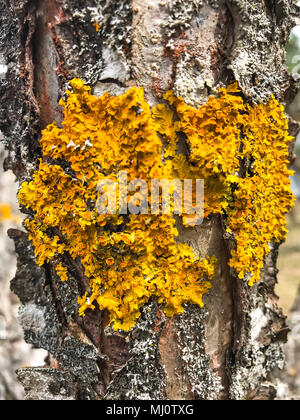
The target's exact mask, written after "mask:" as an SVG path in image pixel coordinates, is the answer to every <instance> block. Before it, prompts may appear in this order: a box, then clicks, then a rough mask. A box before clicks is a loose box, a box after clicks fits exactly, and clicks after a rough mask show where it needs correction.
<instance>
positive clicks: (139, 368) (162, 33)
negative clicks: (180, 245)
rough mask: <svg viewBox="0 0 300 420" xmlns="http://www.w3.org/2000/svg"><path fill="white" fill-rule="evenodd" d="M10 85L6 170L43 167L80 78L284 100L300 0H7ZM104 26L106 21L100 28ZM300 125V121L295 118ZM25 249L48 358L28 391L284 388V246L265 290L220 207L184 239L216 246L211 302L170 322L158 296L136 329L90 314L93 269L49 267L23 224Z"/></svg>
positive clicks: (217, 392)
mask: <svg viewBox="0 0 300 420" xmlns="http://www.w3.org/2000/svg"><path fill="white" fill-rule="evenodd" d="M0 4H1V10H2V14H1V17H0V19H1V25H0V28H1V29H0V52H3V54H4V56H5V58H6V62H7V64H8V68H9V70H8V74H7V78H6V80H5V81H4V82H2V83H1V85H0V95H1V105H0V129H1V130H2V131H3V133H4V134H5V145H6V148H7V150H8V151H9V158H8V159H7V160H6V164H5V168H6V169H11V170H13V171H14V173H15V174H16V176H17V177H18V180H19V181H20V182H22V181H24V180H25V179H27V178H28V177H29V176H30V175H31V173H32V171H33V170H34V169H35V168H36V167H37V163H38V159H39V157H40V156H41V152H40V147H39V139H40V135H41V134H40V133H41V129H43V128H44V127H45V126H46V125H47V124H48V123H50V122H52V121H53V120H54V119H55V120H56V121H61V119H62V115H61V111H60V109H59V107H58V106H57V100H58V98H59V97H60V96H62V95H63V92H64V90H65V88H66V87H67V83H68V80H70V79H71V78H73V77H75V76H76V77H81V78H83V79H84V80H85V81H87V82H88V83H90V84H92V86H93V87H94V93H95V94H97V95H101V94H102V93H104V92H105V91H108V92H110V93H112V94H120V93H122V92H124V90H126V89H127V88H128V87H130V86H132V85H137V86H143V87H144V89H145V94H146V97H147V100H148V102H149V103H150V104H151V105H155V104H157V103H159V102H160V101H161V96H162V93H164V92H165V91H166V90H168V89H173V90H174V91H175V94H176V95H178V96H183V97H184V99H185V100H186V102H187V103H189V104H191V105H193V106H199V105H201V104H203V103H204V102H205V101H206V100H207V99H208V97H209V95H211V94H216V93H217V91H218V88H219V87H220V86H223V85H227V84H228V83H229V82H231V81H233V80H237V81H238V82H239V84H240V86H241V88H242V90H243V93H244V95H245V97H246V98H247V100H249V101H250V102H261V101H264V100H266V99H267V98H268V97H270V96H271V95H272V94H273V95H275V97H276V98H277V99H278V100H280V101H281V102H282V103H284V104H288V103H290V102H291V100H292V99H293V97H294V96H295V94H296V90H297V82H296V81H295V80H294V79H293V78H292V76H290V75H289V74H288V72H287V69H286V67H285V65H284V61H285V57H284V46H285V43H286V42H287V40H288V37H289V33H290V29H291V28H292V26H293V25H294V22H295V19H296V17H297V13H298V14H299V8H297V7H296V6H295V4H294V2H293V1H292V0H280V1H275V2H274V1H261V0H251V1H250V0H219V1H215V0H193V1H191V0H153V1H149V0H146V1H145V0H143V1H140V0H121V1H118V2H115V1H112V0H98V1H97V0H85V1H83V0H80V1H78V0H77V1H75V0H49V1H46V0H38V1H32V0H18V1H8V0H0ZM93 23H97V24H99V25H100V30H99V32H97V31H96V29H95V27H94V26H93ZM291 127H293V131H294V133H296V131H297V130H298V128H295V125H293V124H291ZM10 237H11V238H12V239H14V241H15V244H16V251H17V254H18V270H17V274H16V277H15V279H14V280H13V282H12V289H13V291H14V292H15V293H16V294H17V295H18V296H19V297H20V299H21V302H22V305H23V306H22V308H21V310H20V321H21V324H22V326H23V328H24V330H25V338H26V341H27V342H29V343H31V344H34V345H35V346H37V347H41V348H44V349H46V350H47V351H48V352H49V353H50V354H51V357H50V358H49V366H48V368H44V369H21V370H20V371H19V373H18V375H19V378H20V381H21V382H22V384H23V385H24V387H25V391H26V395H27V398H28V399H204V400H206V399H272V398H275V397H276V387H275V385H272V383H270V374H271V372H272V371H273V370H274V369H275V368H278V367H279V368H282V367H283V363H284V356H283V350H282V348H283V343H284V342H285V341H286V337H287V332H288V329H287V326H286V322H285V317H284V315H283V314H282V312H281V310H280V309H279V308H278V307H277V298H276V296H275V292H274V287H275V284H276V281H277V277H276V276H277V269H276V259H277V253H278V249H277V247H275V245H274V248H273V250H272V254H271V255H270V257H268V258H267V259H266V264H265V269H264V271H263V273H262V278H261V281H260V283H259V284H258V285H256V286H255V287H253V288H249V287H248V285H247V284H246V283H243V282H242V281H241V280H238V279H237V278H236V277H235V275H234V273H233V272H231V271H230V270H229V268H228V266H227V261H228V255H229V253H230V249H231V247H232V243H231V241H230V238H228V237H227V235H226V234H225V231H224V228H223V223H222V220H221V218H220V217H212V218H210V219H209V220H207V221H206V222H205V223H204V224H203V225H202V226H200V227H199V228H197V229H183V228H181V230H180V239H181V241H183V242H186V243H189V244H190V245H192V246H193V248H194V250H195V252H196V254H197V255H200V256H206V255H208V254H209V255H212V254H215V255H216V256H217V257H218V259H219V262H220V263H219V270H218V273H217V276H216V279H215V280H214V283H213V289H212V291H211V293H210V294H209V295H208V296H207V297H206V298H205V310H201V309H200V308H197V307H194V306H189V305H187V306H186V310H185V314H184V315H183V316H181V317H178V316H177V317H174V319H166V318H165V316H164V315H163V314H162V312H161V310H160V308H159V307H158V305H157V303H156V302H155V301H152V302H150V303H149V304H148V305H146V307H145V308H144V309H143V313H142V316H141V318H140V320H139V321H138V322H137V325H136V327H134V328H133V330H132V331H131V332H130V333H128V334H125V333H116V332H113V331H112V330H111V329H110V328H107V323H108V317H107V314H106V313H99V312H98V313H97V312H95V313H88V314H87V317H86V318H85V319H80V318H79V317H78V313H77V309H78V308H77V303H76V297H77V296H78V295H80V294H81V293H82V291H84V289H85V284H86V279H85V278H84V276H83V274H82V273H81V272H80V267H78V266H77V264H76V263H74V262H72V261H70V262H69V268H70V271H71V273H72V278H71V279H70V281H69V282H68V284H62V283H61V282H60V281H59V279H58V278H57V276H56V274H55V272H54V270H53V267H52V266H51V264H49V265H46V266H45V267H44V268H42V269H41V268H38V267H37V266H36V265H35V262H34V254H33V250H32V247H31V245H30V243H29V241H28V238H27V235H26V234H25V233H23V232H21V231H15V230H12V231H10Z"/></svg>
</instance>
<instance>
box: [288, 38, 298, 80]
mask: <svg viewBox="0 0 300 420" xmlns="http://www.w3.org/2000/svg"><path fill="white" fill-rule="evenodd" d="M286 52H287V57H286V64H287V66H288V69H289V71H290V72H291V73H299V74H300V40H299V37H298V36H297V35H296V34H295V33H292V36H291V38H290V41H289V43H288V44H287V49H286Z"/></svg>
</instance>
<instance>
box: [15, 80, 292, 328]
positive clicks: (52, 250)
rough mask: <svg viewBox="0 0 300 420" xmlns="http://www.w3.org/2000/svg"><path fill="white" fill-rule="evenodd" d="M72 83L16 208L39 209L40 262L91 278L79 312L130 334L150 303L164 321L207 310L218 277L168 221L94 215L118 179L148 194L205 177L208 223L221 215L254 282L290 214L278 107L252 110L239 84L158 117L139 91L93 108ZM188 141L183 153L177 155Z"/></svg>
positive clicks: (32, 223)
mask: <svg viewBox="0 0 300 420" xmlns="http://www.w3.org/2000/svg"><path fill="white" fill-rule="evenodd" d="M71 85H72V88H73V92H71V91H68V92H67V96H68V99H67V101H66V102H64V101H61V102H60V104H61V105H62V106H63V107H64V109H65V118H64V121H63V123H62V127H59V126H58V125H57V124H55V123H54V124H52V125H50V126H48V127H47V128H46V130H44V131H43V137H42V140H41V145H42V149H43V160H42V161H41V162H40V166H39V170H38V171H36V172H35V173H34V175H33V180H32V181H31V182H25V183H24V184H23V185H22V188H21V190H20V192H19V200H20V203H21V204H23V205H24V206H26V207H27V208H30V209H31V210H32V211H33V216H34V217H33V218H32V219H31V220H27V221H26V226H27V229H28V231H29V237H30V239H31V240H32V242H33V244H34V247H35V252H36V256H37V262H38V264H40V265H43V264H44V263H45V262H47V263H48V262H51V261H53V262H54V263H55V266H56V271H57V273H58V274H59V275H60V276H61V279H62V280H63V281H66V280H67V279H68V273H67V268H66V266H64V265H63V264H62V261H63V258H64V256H66V255H68V256H71V258H73V259H74V260H76V261H80V264H81V265H82V267H83V270H84V274H85V276H86V277H88V278H89V279H90V289H91V290H90V292H89V293H88V292H87V293H86V294H85V295H84V296H83V297H81V298H79V300H78V302H79V304H80V314H81V315H82V316H84V314H85V312H86V310H87V309H95V307H96V304H98V306H99V308H100V309H101V310H105V309H106V310H108V311H109V313H110V319H111V322H112V323H113V325H114V328H115V329H123V330H129V329H130V328H131V327H132V326H133V325H134V324H135V322H136V320H137V318H138V317H139V316H140V310H141V308H142V307H143V305H145V303H147V302H148V301H149V299H150V298H151V297H153V296H156V297H157V298H158V302H159V303H160V304H163V305H164V311H165V313H166V315H167V316H173V315H174V314H181V313H182V312H183V304H184V303H194V304H197V305H200V306H202V305H203V301H202V297H203V294H205V293H207V292H208V290H209V289H210V288H211V282H210V281H211V280H212V279H213V277H214V275H215V268H216V258H215V257H207V258H206V259H204V260H200V259H199V258H198V257H196V256H195V254H194V251H193V249H192V248H191V247H190V246H188V245H187V244H182V243H180V242H178V231H177V229H176V227H175V219H174V217H173V216H172V215H161V214H160V215H154V214H142V215H133V214H131V215H126V216H125V215H121V214H105V215H104V214H99V212H98V211H97V208H96V207H97V206H96V203H97V201H98V199H99V197H100V196H101V192H100V191H99V188H98V186H99V183H100V184H101V181H106V180H112V181H117V177H118V173H120V172H121V171H126V172H127V174H128V181H130V180H134V179H140V178H142V179H144V180H145V181H146V182H147V185H148V186H150V183H151V180H153V179H157V180H161V179H169V180H171V179H182V180H184V179H204V180H205V217H208V216H209V215H211V214H218V213H219V214H223V215H224V216H225V218H226V220H227V224H228V231H230V232H232V233H233V234H234V236H235V238H236V242H237V249H236V250H235V251H233V253H232V258H231V261H230V265H231V266H232V267H233V268H235V269H236V271H237V273H238V274H239V276H240V277H241V278H244V276H245V275H246V274H252V278H251V280H250V283H251V284H253V282H254V281H257V280H258V279H259V276H260V270H261V268H262V266H263V261H264V257H265V256H266V255H267V254H268V253H269V246H268V244H269V242H271V241H272V239H275V240H277V241H281V240H282V239H284V236H285V232H286V231H285V214H286V213H287V212H288V210H289V208H290V207H291V206H292V204H293V197H292V193H291V191H290V182H289V175H290V171H288V169H287V166H286V161H287V155H288V144H289V142H290V140H291V138H290V137H289V135H288V127H287V120H286V118H285V116H284V113H283V109H282V107H281V106H280V105H279V104H278V102H277V101H276V100H275V99H274V98H272V99H271V100H270V101H269V103H268V104H266V105H259V106H257V107H256V106H254V107H250V106H248V105H247V104H245V103H244V101H243V99H242V97H241V95H240V92H239V89H238V87H237V85H236V84H235V85H232V86H230V87H228V88H227V89H222V90H221V91H220V96H219V97H218V98H210V99H209V101H208V103H207V104H205V105H203V106H202V107H201V108H200V109H194V108H192V107H189V106H187V105H186V104H185V103H184V101H183V99H181V98H176V97H174V95H173V94H172V92H168V93H167V94H166V95H165V99H166V101H168V102H169V104H170V106H172V109H171V107H170V106H168V105H158V106H157V107H155V108H154V109H152V110H151V109H150V107H149V105H148V104H147V102H146V101H145V98H144V92H143V89H142V88H136V87H133V88H131V89H129V90H128V91H127V92H126V93H125V94H124V95H121V96H118V97H113V96H110V95H109V94H105V95H104V96H103V97H101V98H98V97H95V96H93V95H92V94H91V88H90V87H88V86H86V85H85V84H84V82H82V81H81V80H78V79H75V80H73V81H72V82H71ZM173 110H176V115H175V113H174V111H173ZM183 137H185V142H186V149H187V151H189V153H185V154H182V153H179V152H178V148H179V147H178V146H179V141H181V142H182V138H183ZM179 139H180V140H179ZM162 140H163V142H162ZM162 143H164V147H163V145H162ZM243 167H246V168H248V169H247V171H246V172H245V173H243V171H242V170H241V168H243ZM266 194H267V199H266ZM142 198H143V197H142V195H141V199H142ZM129 199H130V197H129ZM148 204H149V206H151V199H149V203H148ZM181 216H183V219H182V220H183V224H184V225H185V224H187V222H188V216H186V215H185V214H181Z"/></svg>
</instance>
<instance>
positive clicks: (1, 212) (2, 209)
mask: <svg viewBox="0 0 300 420" xmlns="http://www.w3.org/2000/svg"><path fill="white" fill-rule="evenodd" d="M11 218H12V209H11V206H10V205H9V204H5V203H1V204H0V223H2V222H3V221H4V220H10V219H11Z"/></svg>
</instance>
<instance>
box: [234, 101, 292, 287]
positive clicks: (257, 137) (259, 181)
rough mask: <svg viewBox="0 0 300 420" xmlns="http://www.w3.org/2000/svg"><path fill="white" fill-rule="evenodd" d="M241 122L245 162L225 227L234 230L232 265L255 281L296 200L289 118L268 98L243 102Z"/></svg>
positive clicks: (281, 237)
mask: <svg viewBox="0 0 300 420" xmlns="http://www.w3.org/2000/svg"><path fill="white" fill-rule="evenodd" d="M247 111H248V113H247V115H246V116H245V117H244V123H243V137H244V139H243V152H242V157H243V159H244V160H245V162H246V166H247V167H248V171H247V174H246V175H245V177H244V178H242V179H239V180H238V181H237V188H236V189H235V191H234V194H233V200H232V203H231V205H230V207H231V209H230V210H229V211H228V215H229V218H228V230H229V232H231V231H232V232H233V233H234V234H235V238H236V241H237V250H236V251H233V252H232V259H231V261H230V266H231V267H233V268H235V270H236V271H237V272H238V273H239V277H240V278H243V277H244V276H245V275H246V274H247V273H248V274H251V278H250V281H249V284H250V285H253V284H254V283H255V282H257V281H258V280H259V279H260V273H261V269H262V268H263V265H264V257H265V256H267V255H268V254H269V253H270V245H271V242H272V241H273V240H275V241H276V242H281V241H283V240H285V239H286V234H287V229H286V218H285V216H286V214H287V213H288V212H289V211H290V210H291V208H292V207H293V205H294V202H295V198H294V196H293V193H292V191H291V182H290V179H289V177H290V176H292V175H293V174H294V172H293V171H290V170H288V167H287V164H288V163H289V161H288V155H289V143H290V142H291V141H292V140H293V137H290V136H289V127H288V120H287V118H286V117H285V115H284V108H283V106H280V105H279V104H278V102H277V101H276V100H275V99H274V98H271V99H270V101H269V102H268V103H267V104H266V105H258V106H255V107H249V106H248V107H247Z"/></svg>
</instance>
